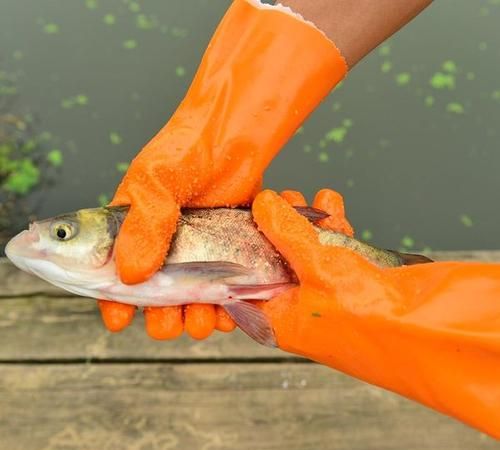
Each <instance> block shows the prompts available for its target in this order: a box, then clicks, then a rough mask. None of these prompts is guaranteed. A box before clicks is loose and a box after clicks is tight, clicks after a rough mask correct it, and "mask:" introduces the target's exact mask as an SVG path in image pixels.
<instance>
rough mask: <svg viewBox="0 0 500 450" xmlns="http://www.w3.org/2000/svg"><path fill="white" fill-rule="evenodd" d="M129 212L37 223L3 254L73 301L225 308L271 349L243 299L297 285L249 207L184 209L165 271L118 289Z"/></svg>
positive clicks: (318, 214)
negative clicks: (121, 239) (118, 246)
mask: <svg viewBox="0 0 500 450" xmlns="http://www.w3.org/2000/svg"><path fill="white" fill-rule="evenodd" d="M296 209H297V210H298V212H299V213H301V214H303V215H305V216H306V217H308V219H309V220H311V221H312V222H313V223H314V222H316V221H318V220H320V219H322V218H325V217H326V216H327V214H325V213H323V212H322V211H319V210H316V209H313V208H296ZM127 211H128V208H127V207H105V208H94V209H83V210H80V211H77V212H74V213H70V214H63V215H60V216H57V217H54V218H52V219H46V220H42V221H39V222H34V223H32V224H31V225H30V227H29V229H28V230H26V231H23V232H21V233H19V234H18V235H17V236H15V237H14V238H13V239H12V240H11V241H10V242H9V243H8V244H7V247H6V249H5V253H6V255H7V256H8V257H9V258H10V260H11V261H12V262H13V263H14V264H15V265H16V266H18V267H19V268H20V269H22V270H25V271H26V272H29V273H33V274H35V275H37V276H39V277H40V278H43V279H44V280H46V281H48V282H50V283H52V284H54V285H56V286H59V287H61V288H63V289H66V290H68V291H70V292H72V293H75V294H78V295H83V296H87V297H93V298H99V299H106V300H115V301H119V302H122V303H128V304H132V305H137V306H168V305H179V304H185V303H213V304H218V305H222V306H223V307H224V308H225V309H226V311H227V312H228V313H229V315H230V316H231V317H232V318H233V319H234V321H235V322H236V323H237V324H238V326H239V327H240V328H241V329H242V330H243V331H244V332H245V333H247V334H248V335H249V336H250V337H252V338H253V339H255V340H256V341H258V342H259V343H261V344H265V345H269V346H273V345H275V339H274V334H273V331H272V328H271V327H270V325H269V323H268V321H267V319H266V317H265V315H264V314H263V313H262V312H261V310H260V309H259V308H257V307H256V306H254V305H253V304H252V303H249V302H245V300H269V299H270V298H272V297H274V296H276V295H277V294H279V293H281V292H283V291H285V290H287V289H289V288H290V287H293V286H295V285H296V284H297V279H296V277H295V275H294V273H293V271H292V270H291V268H290V267H289V266H288V264H287V262H286V261H285V260H284V259H283V258H282V256H281V255H280V254H279V253H278V252H277V250H276V249H275V248H274V247H273V246H272V245H271V243H270V242H269V241H268V240H267V239H266V238H265V236H264V235H263V234H262V233H261V232H259V231H258V229H257V227H256V226H255V223H254V222H253V220H252V215H251V212H250V211H249V210H248V209H228V208H216V209H185V210H183V212H182V215H181V218H180V220H179V224H178V227H177V231H176V233H175V235H174V237H173V240H172V244H171V247H170V251H169V254H168V257H167V259H166V262H165V265H164V266H163V268H162V269H161V270H160V271H158V272H157V273H156V274H155V275H154V276H153V277H152V278H150V279H149V280H148V281H146V282H144V283H141V284H136V285H126V284H123V283H121V281H120V279H119V278H118V277H117V275H116V270H115V263H114V258H113V244H114V240H115V238H116V236H117V234H118V231H119V229H120V226H121V224H122V222H123V220H124V218H125V215H126V214H127ZM316 230H317V232H318V238H319V240H320V241H321V242H322V243H323V244H326V245H333V246H342V247H348V248H350V249H352V250H354V251H356V252H357V253H359V254H361V255H363V256H364V257H365V258H367V259H368V260H370V261H371V262H373V263H374V264H377V265H379V266H382V267H397V266H401V265H405V264H416V263H422V262H429V261H430V260H429V259H428V258H425V257H423V256H419V255H410V254H402V253H398V252H393V251H390V250H381V249H378V248H375V247H372V246H370V245H368V244H366V243H363V242H360V241H357V240H356V239H353V238H350V237H348V236H346V235H344V234H341V233H335V232H332V231H327V230H323V229H321V228H319V227H316ZM151 239H154V236H151ZM130 257H131V258H134V255H130Z"/></svg>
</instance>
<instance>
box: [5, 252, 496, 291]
mask: <svg viewBox="0 0 500 450" xmlns="http://www.w3.org/2000/svg"><path fill="white" fill-rule="evenodd" d="M427 255H428V256H429V257H430V258H432V259H434V260H436V261H450V260H456V261H483V262H494V261H500V250H470V251H469V250H463V251H437V252H430V253H428V254H427ZM41 294H45V295H50V296H63V297H68V296H71V295H72V294H69V293H67V292H65V291H63V290H61V289H59V288H56V287H55V286H52V285H51V284H49V283H47V282H45V281H43V280H41V279H39V278H38V277H35V276H34V275H30V274H27V273H25V272H22V271H20V270H19V269H17V268H16V267H14V266H13V265H12V264H11V263H10V261H9V260H8V259H7V258H0V298H1V297H22V296H29V295H41Z"/></svg>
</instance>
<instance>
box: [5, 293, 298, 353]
mask: <svg viewBox="0 0 500 450" xmlns="http://www.w3.org/2000/svg"><path fill="white" fill-rule="evenodd" d="M6 342H8V345H5V344H4V343H6ZM277 357H279V358H290V356H288V355H286V354H285V353H283V352H281V351H279V350H276V349H269V348H267V347H263V346H260V345H257V344H256V343H255V342H253V341H252V340H251V339H250V338H248V337H247V336H246V335H244V334H243V333H241V332H240V331H235V332H234V333H231V336H228V335H227V334H225V333H219V332H215V333H214V334H213V335H212V336H210V337H209V338H208V339H206V340H204V341H195V340H193V339H189V338H187V337H182V338H180V339H176V340H175V341H161V342H158V341H153V340H151V339H149V338H148V337H147V335H146V333H145V331H144V320H143V316H142V313H140V312H138V313H137V317H136V319H135V320H134V323H133V324H132V325H131V326H130V327H129V328H127V329H126V330H125V331H123V332H121V333H116V334H113V333H110V332H108V331H107V330H106V329H105V328H104V326H103V324H102V321H101V318H100V315H99V311H98V309H97V305H96V302H95V301H93V300H91V299H85V298H78V297H69V298H64V297H60V298H50V297H44V296H36V297H28V298H23V297H18V298H12V299H6V298H5V299H0V362H1V361H6V360H22V361H30V360H52V359H65V360H74V359H80V360H89V359H93V360H95V359H127V360H134V359H135V360H144V359H148V360H151V359H159V360H165V359H167V360H177V359H178V360H184V359H220V358H223V359H234V358H237V359H255V358H277Z"/></svg>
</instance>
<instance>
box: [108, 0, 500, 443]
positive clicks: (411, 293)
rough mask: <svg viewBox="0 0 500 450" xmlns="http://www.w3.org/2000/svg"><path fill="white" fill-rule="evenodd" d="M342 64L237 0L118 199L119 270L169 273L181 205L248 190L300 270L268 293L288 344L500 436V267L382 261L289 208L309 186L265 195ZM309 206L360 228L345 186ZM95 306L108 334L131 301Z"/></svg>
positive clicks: (226, 326) (153, 315)
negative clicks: (325, 240) (349, 213)
mask: <svg viewBox="0 0 500 450" xmlns="http://www.w3.org/2000/svg"><path fill="white" fill-rule="evenodd" d="M346 72H347V65H346V63H345V61H344V59H343V58H342V56H341V54H340V52H339V51H338V49H337V48H336V47H335V45H334V44H333V43H332V42H331V41H329V40H328V39H327V38H326V36H325V35H324V34H323V33H322V32H321V31H319V30H318V29H316V28H315V27H314V26H313V25H311V24H309V23H306V22H304V21H303V20H301V19H300V18H298V17H295V16H294V15H293V14H290V13H287V12H285V11H282V10H278V9H273V8H269V7H264V6H262V5H258V4H256V2H254V1H251V0H235V1H234V3H233V4H232V6H231V7H230V9H229V10H228V12H227V14H226V15H225V17H224V19H223V20H222V22H221V24H220V25H219V27H218V29H217V31H216V33H215V35H214V37H213V38H212V40H211V42H210V45H209V47H208V49H207V51H206V53H205V55H204V57H203V60H202V62H201V65H200V67H199V69H198V72H197V74H196V76H195V78H194V81H193V83H192V85H191V87H190V89H189V91H188V93H187V95H186V97H185V99H184V100H183V102H182V103H181V104H180V106H179V108H178V109H177V111H176V112H175V114H174V115H173V117H172V118H171V119H170V121H169V122H168V123H167V124H166V125H165V127H164V128H163V129H162V130H161V131H160V132H159V133H158V134H157V135H156V136H155V137H154V138H153V139H152V140H151V142H149V143H148V144H147V145H146V147H145V148H144V149H143V150H142V151H141V152H140V153H139V155H138V156H137V157H136V158H135V159H134V161H133V162H132V164H131V166H130V168H129V170H128V172H127V174H126V175H125V177H124V179H123V181H122V183H121V185H120V186H119V188H118V191H117V193H116V195H115V198H114V200H113V204H129V205H131V209H130V212H129V214H128V216H127V218H126V219H125V222H124V224H123V226H122V229H121V231H120V234H119V236H118V239H117V243H116V261H117V267H118V271H119V275H120V277H121V279H122V280H123V281H124V282H125V283H139V282H142V281H144V280H145V279H147V278H148V277H150V276H151V275H152V274H154V273H155V272H156V271H157V270H158V269H159V267H160V266H161V265H162V263H163V261H164V259H165V255H166V253H167V252H168V248H169V243H170V239H171V237H172V234H173V233H174V232H175V228H176V223H177V219H178V217H179V212H180V207H183V206H189V207H215V206H238V205H244V204H250V203H251V202H252V200H253V204H252V211H253V216H254V219H255V221H256V223H257V225H258V227H259V229H260V230H261V231H262V232H263V233H264V234H265V235H266V237H267V238H268V239H269V240H270V241H271V242H272V243H273V244H274V245H275V247H276V248H277V249H278V250H279V251H280V252H281V253H282V254H283V256H284V257H285V258H286V259H287V260H288V261H289V263H290V265H291V267H292V268H293V270H294V271H295V272H296V274H297V276H298V278H299V281H300V285H299V286H298V287H296V288H293V289H290V290H289V291H287V292H286V293H284V294H282V295H280V296H279V297H277V298H275V299H273V300H271V301H269V302H268V303H265V304H263V305H261V307H262V309H263V310H264V312H265V313H266V314H267V316H268V317H269V320H270V322H271V323H272V325H273V328H274V330H275V333H276V337H277V341H278V345H279V346H280V348H281V349H283V350H285V351H288V352H292V353H296V354H299V355H303V356H305V357H307V358H310V359H313V360H315V361H318V362H320V363H323V364H325V365H328V366H330V367H333V368H335V369H337V370H341V371H343V372H345V373H347V374H350V375H352V376H355V377H357V378H359V379H362V380H364V381H367V382H369V383H372V384H375V385H378V386H381V387H383V388H386V389H389V390H391V391H394V392H397V393H399V394H401V395H404V396H406V397H409V398H412V399H414V400H417V401H419V402H421V403H423V404H425V405H427V406H429V407H432V408H434V409H436V410H438V411H441V412H443V413H445V414H448V415H450V416H454V417H456V418H458V419H460V420H462V421H464V422H467V423H468V424H470V425H472V426H475V427H477V428H479V429H481V430H483V431H485V432H487V433H489V434H490V435H492V436H496V437H497V438H500V266H499V265H496V264H489V265H488V264H474V263H457V262H443V263H433V264H425V265H420V266H410V267H401V268H391V269H381V268H378V267H375V266H374V265H372V264H371V263H369V262H368V261H366V260H365V259H363V258H362V257H361V256H359V255H357V254H355V253H353V252H351V251H350V250H347V249H343V248H332V247H325V246H322V245H321V244H320V243H319V241H318V239H317V236H316V234H315V233H314V231H313V228H312V226H311V225H310V224H309V223H308V222H307V220H306V219H304V218H303V217H301V216H299V215H298V214H297V213H296V212H295V211H294V210H293V209H292V208H291V206H290V203H291V204H294V205H300V204H304V203H305V202H304V199H303V197H302V196H301V195H300V194H298V193H293V192H286V193H284V194H283V196H282V197H280V196H278V195H277V194H275V193H274V192H271V191H263V192H260V193H258V192H259V191H260V189H261V179H262V174H263V172H264V170H265V168H266V167H267V165H268V164H269V163H270V161H271V160H272V158H273V157H274V156H275V155H276V153H277V152H278V151H279V149H280V148H281V147H282V146H283V145H284V144H285V143H286V141H287V140H288V139H289V138H290V136H291V135H292V134H293V133H294V132H295V130H296V129H297V128H298V127H299V126H300V124H301V123H302V122H303V121H304V120H305V118H306V117H307V116H308V114H310V113H311V111H313V110H314V108H315V107H316V106H317V105H318V103H319V102H320V101H321V100H322V99H323V98H324V97H325V96H326V95H327V94H328V93H329V92H330V91H331V89H332V88H333V87H334V86H335V85H336V84H337V83H338V82H339V81H340V80H341V79H342V78H343V77H344V76H345V74H346ZM257 193H258V194H257ZM255 196H256V197H255ZM283 197H284V198H283ZM254 198H255V200H254ZM314 206H315V207H318V208H320V209H323V210H325V211H327V212H328V213H330V214H331V217H330V218H329V219H327V220H325V221H323V226H326V227H329V228H332V229H335V230H337V231H343V232H345V233H347V234H351V233H352V229H351V228H350V225H349V224H348V222H347V221H346V219H345V217H344V210H343V203H342V199H341V197H340V196H339V195H338V194H336V193H334V192H332V191H322V192H320V193H319V194H318V195H317V197H316V200H315V203H314ZM100 307H101V311H102V314H103V318H104V322H105V323H106V325H107V326H108V328H109V329H111V330H113V331H118V330H120V329H122V328H124V327H125V326H126V325H128V324H129V323H130V322H131V320H132V318H133V315H134V312H135V308H134V307H131V306H127V305H120V304H118V303H112V302H100ZM144 313H145V316H146V326H147V331H148V333H149V334H150V336H152V337H154V338H159V339H162V338H163V339H165V338H173V337H176V336H178V335H180V334H181V333H182V331H183V329H186V330H187V331H188V332H189V334H190V335H191V336H193V337H196V338H204V337H207V336H208V335H209V334H210V333H211V332H212V331H213V329H214V328H217V329H219V330H222V331H230V330H232V329H233V328H234V323H232V321H231V319H230V318H229V317H228V316H227V315H225V313H224V312H223V310H222V309H220V308H215V307H213V306H211V305H188V306H185V307H165V308H147V309H146V310H145V311H144Z"/></svg>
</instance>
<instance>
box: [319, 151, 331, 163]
mask: <svg viewBox="0 0 500 450" xmlns="http://www.w3.org/2000/svg"><path fill="white" fill-rule="evenodd" d="M329 159H330V157H329V156H328V153H326V152H320V153H319V155H318V161H319V162H321V163H325V162H328V160H329Z"/></svg>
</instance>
